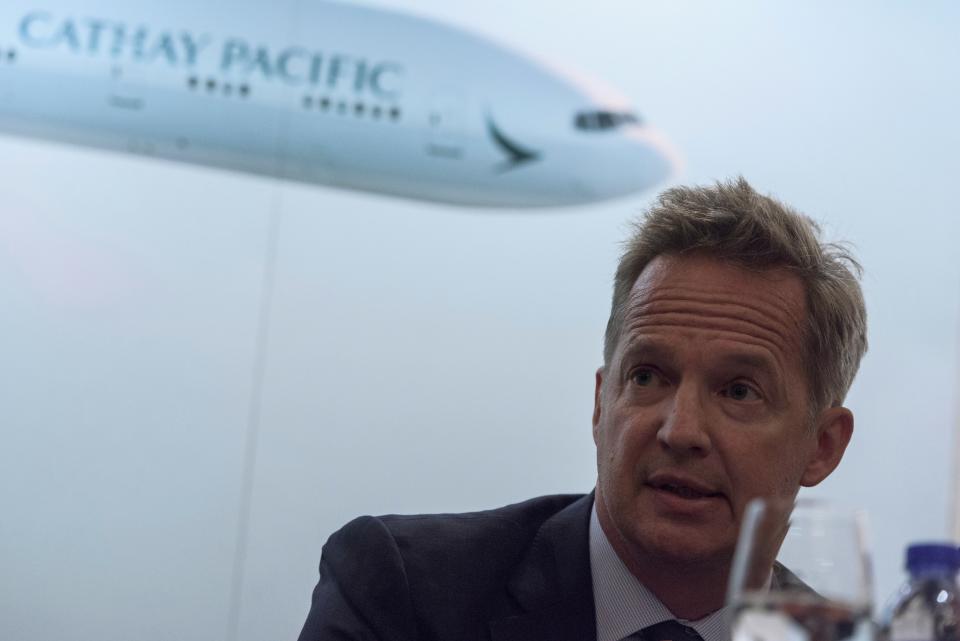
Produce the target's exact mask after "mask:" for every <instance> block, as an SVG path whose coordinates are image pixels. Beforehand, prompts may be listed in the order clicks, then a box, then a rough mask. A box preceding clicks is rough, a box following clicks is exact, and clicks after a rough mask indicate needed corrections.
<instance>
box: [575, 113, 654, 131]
mask: <svg viewBox="0 0 960 641" xmlns="http://www.w3.org/2000/svg"><path fill="white" fill-rule="evenodd" d="M627 124H634V125H639V124H640V118H639V116H637V115H636V114H634V113H631V112H629V111H581V112H580V113H578V114H577V115H576V117H575V118H574V119H573V126H574V127H576V128H577V129H581V130H583V131H600V130H604V129H615V128H617V127H620V126H622V125H627Z"/></svg>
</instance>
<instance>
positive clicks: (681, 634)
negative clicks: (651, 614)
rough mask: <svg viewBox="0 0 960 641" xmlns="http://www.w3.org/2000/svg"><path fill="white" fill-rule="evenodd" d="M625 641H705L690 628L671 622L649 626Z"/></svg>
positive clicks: (677, 622)
mask: <svg viewBox="0 0 960 641" xmlns="http://www.w3.org/2000/svg"><path fill="white" fill-rule="evenodd" d="M624 641H703V637H701V636H700V633H698V632H697V631H696V630H694V629H693V628H691V627H690V626H686V625H683V624H682V623H680V622H679V621H673V620H671V621H664V622H663V623H658V624H656V625H651V626H648V627H646V628H644V629H642V630H640V631H639V632H635V633H633V634H631V635H630V636H629V637H627V638H626V639H625V640H624Z"/></svg>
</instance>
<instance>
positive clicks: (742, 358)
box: [723, 352, 780, 375]
mask: <svg viewBox="0 0 960 641" xmlns="http://www.w3.org/2000/svg"><path fill="white" fill-rule="evenodd" d="M723 362H724V363H728V364H730V365H735V366H739V367H747V368H750V369H757V370H761V371H763V372H766V373H768V374H771V375H779V373H780V368H779V367H778V365H777V362H776V361H775V360H774V359H773V358H771V357H769V356H764V355H761V354H751V353H746V352H737V353H735V354H729V355H727V356H725V357H724V359H723Z"/></svg>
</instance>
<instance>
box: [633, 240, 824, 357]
mask: <svg viewBox="0 0 960 641" xmlns="http://www.w3.org/2000/svg"><path fill="white" fill-rule="evenodd" d="M805 298H806V297H805V290H804V286H803V283H802V281H801V280H800V278H799V277H798V276H796V275H795V274H792V273H790V272H789V271H787V270H784V269H767V270H752V269H747V268H744V267H740V266H738V265H735V264H732V263H729V262H724V261H722V260H719V259H716V258H711V257H706V256H699V255H695V256H673V255H666V256H659V257H657V258H655V259H654V260H653V261H651V262H650V264H649V265H648V266H647V268H646V269H644V271H643V273H642V274H641V275H640V277H639V278H637V280H636V282H635V283H634V286H633V289H632V290H631V292H630V299H629V301H628V305H627V314H626V318H625V326H624V329H625V332H624V333H625V334H626V336H623V338H626V339H627V340H628V341H629V340H630V335H631V334H634V333H635V332H638V331H639V332H641V333H646V332H648V331H655V330H656V328H664V327H690V328H695V327H701V328H706V327H709V328H711V329H713V330H716V331H717V332H722V333H724V334H727V335H729V336H730V337H732V338H734V339H736V338H741V339H746V340H748V341H753V340H760V341H762V342H764V343H767V344H768V347H771V348H774V350H775V351H784V350H786V351H790V352H793V351H797V352H801V351H802V348H803V344H802V337H803V335H804V329H803V328H804V315H805V309H806V301H805Z"/></svg>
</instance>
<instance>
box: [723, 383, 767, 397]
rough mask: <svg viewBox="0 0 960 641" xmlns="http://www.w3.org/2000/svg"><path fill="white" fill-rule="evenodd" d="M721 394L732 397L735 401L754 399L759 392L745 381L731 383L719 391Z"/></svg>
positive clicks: (758, 395)
mask: <svg viewBox="0 0 960 641" xmlns="http://www.w3.org/2000/svg"><path fill="white" fill-rule="evenodd" d="M720 394H721V396H726V397H727V398H732V399H733V400H735V401H756V400H759V399H760V394H759V393H758V392H757V390H755V389H753V388H752V387H750V386H749V385H747V384H746V383H731V384H730V385H728V386H727V387H725V388H724V389H723V390H721V392H720Z"/></svg>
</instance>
